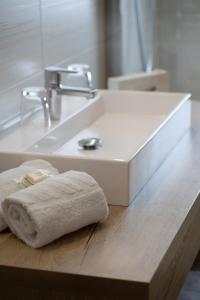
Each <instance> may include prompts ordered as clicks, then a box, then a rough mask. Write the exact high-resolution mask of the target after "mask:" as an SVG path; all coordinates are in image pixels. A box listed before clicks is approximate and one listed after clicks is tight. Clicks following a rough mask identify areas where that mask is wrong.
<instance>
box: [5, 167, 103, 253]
mask: <svg viewBox="0 0 200 300" xmlns="http://www.w3.org/2000/svg"><path fill="white" fill-rule="evenodd" d="M2 208H3V212H4V215H5V217H6V221H7V223H8V225H9V227H10V229H11V231H12V232H13V233H14V234H16V236H18V237H19V238H20V239H21V240H23V241H24V242H25V243H26V244H28V245H29V246H31V247H33V248H39V247H42V246H44V245H46V244H48V243H50V242H52V241H54V240H56V239H57V238H59V237H61V236H63V235H65V234H67V233H69V232H72V231H75V230H78V229H80V228H81V227H84V226H86V225H89V224H92V223H97V222H99V221H102V220H104V219H105V218H106V217H107V216H108V205H107V202H106V198H105V195H104V193H103V190H102V189H101V188H100V187H99V185H98V184H97V182H96V181H95V180H94V178H92V177H91V176H90V175H88V174H87V173H84V172H77V171H69V172H66V173H63V174H60V175H57V176H54V177H52V178H49V179H47V180H45V181H43V182H40V183H38V184H36V185H34V186H32V187H29V188H28V189H26V190H25V189H24V190H21V191H19V192H16V193H14V194H12V195H10V196H9V197H8V198H7V199H5V200H4V201H3V203H2Z"/></svg>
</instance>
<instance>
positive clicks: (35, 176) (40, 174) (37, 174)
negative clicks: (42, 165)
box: [24, 169, 49, 185]
mask: <svg viewBox="0 0 200 300" xmlns="http://www.w3.org/2000/svg"><path fill="white" fill-rule="evenodd" d="M24 177H25V179H26V180H27V181H28V182H30V184H32V185H34V184H36V183H38V182H40V181H43V180H45V179H47V178H48V177H49V173H48V172H47V171H46V170H43V169H37V170H35V171H32V172H30V173H28V174H26V175H25V176H24Z"/></svg>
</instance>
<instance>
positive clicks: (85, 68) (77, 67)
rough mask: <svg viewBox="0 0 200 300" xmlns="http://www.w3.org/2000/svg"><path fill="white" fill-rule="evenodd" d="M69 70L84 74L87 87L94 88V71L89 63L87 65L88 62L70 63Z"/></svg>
mask: <svg viewBox="0 0 200 300" xmlns="http://www.w3.org/2000/svg"><path fill="white" fill-rule="evenodd" d="M67 70H69V71H70V72H77V73H79V74H83V76H85V78H86V83H87V87H88V88H90V89H92V88H93V84H92V73H91V70H90V66H89V65H86V64H70V65H68V67H67Z"/></svg>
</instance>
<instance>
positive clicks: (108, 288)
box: [0, 101, 200, 300]
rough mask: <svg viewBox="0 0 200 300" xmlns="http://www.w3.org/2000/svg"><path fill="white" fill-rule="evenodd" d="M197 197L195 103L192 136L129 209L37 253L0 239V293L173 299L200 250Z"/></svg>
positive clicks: (199, 137) (199, 125) (199, 140)
mask: <svg viewBox="0 0 200 300" xmlns="http://www.w3.org/2000/svg"><path fill="white" fill-rule="evenodd" d="M198 119H199V121H198ZM169 138H170V137H169ZM163 146H164V145H163ZM199 190H200V102H198V101H193V127H192V129H191V131H188V133H187V134H186V135H185V136H184V138H183V139H182V140H181V141H180V142H179V144H178V145H177V146H176V147H175V149H174V150H173V151H172V153H171V154H170V155H169V156H168V158H167V159H166V160H165V162H164V163H163V165H162V166H161V167H160V168H159V170H158V171H157V172H156V173H155V174H154V176H153V177H152V178H151V180H150V181H149V182H148V183H147V184H146V186H145V187H144V188H143V190H142V191H141V192H140V194H139V195H138V197H137V198H136V199H135V201H134V202H133V203H132V204H131V205H130V206H129V207H128V208H125V207H117V206H116V207H114V206H113V207H110V216H109V218H108V220H107V221H106V222H105V223H104V224H98V225H92V226H88V227H86V228H84V229H82V230H79V231H78V232H74V233H72V234H69V235H66V236H65V237H63V238H61V239H59V240H58V241H56V242H54V243H52V244H50V245H48V246H46V247H44V248H41V249H39V250H34V249H31V248H29V247H27V246H26V245H24V244H23V243H22V242H20V241H19V240H18V239H16V238H15V237H14V236H13V235H12V234H11V233H10V232H9V231H5V232H3V233H1V234H0V286H2V287H3V286H4V289H5V286H7V287H8V289H7V292H5V295H8V293H9V292H8V290H9V287H11V286H18V287H19V286H20V287H21V288H22V287H24V288H31V289H33V288H36V289H43V290H44V289H46V290H51V289H52V290H56V291H59V292H61V291H62V293H65V295H69V294H70V295H75V296H77V295H79V296H77V297H79V298H73V299H102V298H103V299H136V300H139V299H159V300H161V299H170V300H172V299H176V295H177V293H178V290H179V289H180V287H181V284H182V282H183V280H184V278H185V275H186V273H187V272H188V270H189V269H190V267H191V264H192V262H193V260H194V258H195V256H196V254H197V252H198V250H199V247H200V226H199V225H200V197H197V195H198V192H199ZM124 293H126V296H124V295H125V294H124ZM80 295H87V296H88V297H93V298H83V297H82V298H80ZM75 296H74V297H75ZM98 297H99V298H98ZM134 297H135V298H134ZM5 299H11V297H10V298H6V297H5ZM13 299H15V298H13ZM21 299H22V298H21ZM41 299H43V298H41ZM44 299H46V298H44ZM47 299H48V298H47ZM56 299H58V298H56ZM59 299H60V298H59ZM62 299H68V298H62ZM69 299H72V298H69Z"/></svg>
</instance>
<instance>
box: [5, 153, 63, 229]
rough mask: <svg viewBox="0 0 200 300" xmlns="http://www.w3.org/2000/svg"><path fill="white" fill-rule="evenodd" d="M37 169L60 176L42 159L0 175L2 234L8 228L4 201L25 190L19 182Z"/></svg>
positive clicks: (26, 163) (25, 163)
mask: <svg viewBox="0 0 200 300" xmlns="http://www.w3.org/2000/svg"><path fill="white" fill-rule="evenodd" d="M37 169H44V170H46V171H48V172H49V173H50V174H52V175H56V174H58V170H57V169H55V168H54V167H53V166H52V165H51V164H50V163H49V162H47V161H45V160H41V159H36V160H31V161H27V162H24V163H23V164H21V165H20V166H19V167H17V168H14V169H10V170H7V171H5V172H2V173H0V232H1V231H2V230H4V229H6V228H7V227H8V226H7V224H6V221H5V219H4V216H3V212H2V209H1V203H2V201H3V200H4V199H5V198H6V197H8V196H9V195H10V194H12V193H14V192H17V191H19V190H21V189H23V188H24V186H23V185H21V184H20V183H19V182H18V180H19V179H20V178H21V177H22V176H24V175H26V174H27V173H29V172H32V171H34V170H37Z"/></svg>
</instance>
